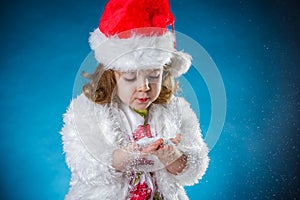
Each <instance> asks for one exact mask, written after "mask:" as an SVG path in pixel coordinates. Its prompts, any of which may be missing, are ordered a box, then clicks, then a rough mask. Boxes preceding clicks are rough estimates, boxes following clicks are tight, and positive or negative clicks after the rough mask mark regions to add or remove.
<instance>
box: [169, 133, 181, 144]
mask: <svg viewBox="0 0 300 200" xmlns="http://www.w3.org/2000/svg"><path fill="white" fill-rule="evenodd" d="M170 140H171V142H173V143H174V144H175V145H176V146H177V145H178V144H179V143H180V142H181V134H180V133H178V134H177V135H176V137H175V138H170Z"/></svg>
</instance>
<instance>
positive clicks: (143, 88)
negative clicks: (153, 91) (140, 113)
mask: <svg viewBox="0 0 300 200" xmlns="http://www.w3.org/2000/svg"><path fill="white" fill-rule="evenodd" d="M148 90H150V87H149V82H148V80H147V79H146V80H145V81H143V83H142V84H141V85H140V86H139V87H138V91H140V92H147V91H148Z"/></svg>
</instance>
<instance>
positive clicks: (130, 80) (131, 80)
mask: <svg viewBox="0 0 300 200" xmlns="http://www.w3.org/2000/svg"><path fill="white" fill-rule="evenodd" d="M124 80H125V81H128V82H133V81H135V80H136V78H132V79H128V78H124Z"/></svg>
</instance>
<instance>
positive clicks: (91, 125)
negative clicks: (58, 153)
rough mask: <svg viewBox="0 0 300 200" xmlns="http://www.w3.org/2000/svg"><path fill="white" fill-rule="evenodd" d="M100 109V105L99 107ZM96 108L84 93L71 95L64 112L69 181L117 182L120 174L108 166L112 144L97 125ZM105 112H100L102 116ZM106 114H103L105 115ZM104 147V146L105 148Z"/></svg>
mask: <svg viewBox="0 0 300 200" xmlns="http://www.w3.org/2000/svg"><path fill="white" fill-rule="evenodd" d="M100 110H101V109H100ZM98 112H99V109H95V107H94V105H92V103H91V102H89V100H88V99H86V98H85V97H84V96H82V95H81V96H79V97H78V98H77V99H74V100H73V101H72V102H71V104H70V106H69V108H68V110H67V112H66V113H65V114H64V126H63V128H62V130H61V134H62V140H63V149H64V152H65V154H66V162H67V165H68V167H69V168H70V170H71V172H72V181H71V185H77V184H80V183H83V184H86V185H104V184H117V183H120V180H121V174H120V173H117V172H115V170H114V169H113V168H112V167H111V155H112V151H113V148H112V147H111V146H110V147H109V148H108V146H109V145H107V142H106V139H105V137H104V136H103V134H105V133H103V132H104V131H106V129H105V127H107V126H104V125H103V129H101V128H100V127H99V125H97V123H98V120H96V118H95V116H96V115H98V114H101V113H98ZM103 115H105V113H102V116H103ZM104 117H105V116H104ZM104 149H105V150H104Z"/></svg>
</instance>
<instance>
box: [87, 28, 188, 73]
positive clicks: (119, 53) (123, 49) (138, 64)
mask: <svg viewBox="0 0 300 200" xmlns="http://www.w3.org/2000/svg"><path fill="white" fill-rule="evenodd" d="M174 41H175V38H174V34H173V33H171V32H170V31H168V32H166V33H165V34H164V35H162V36H151V37H147V36H139V35H135V36H133V37H130V38H127V39H121V38H118V37H117V36H112V37H110V38H107V37H106V36H105V35H104V34H103V33H101V31H100V30H99V29H98V28H97V29H95V30H94V31H93V32H92V33H91V35H90V38H89V43H90V47H91V49H92V50H94V52H95V58H96V60H97V61H98V62H99V63H102V64H104V66H105V68H106V69H114V70H120V71H129V70H138V69H139V70H140V69H151V68H154V67H161V66H163V65H164V64H171V65H172V67H171V73H172V75H173V76H175V77H178V76H180V75H181V74H183V73H185V72H187V70H188V69H189V67H190V66H191V56H190V55H188V54H186V53H184V52H182V51H177V50H176V49H175V48H174Z"/></svg>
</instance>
